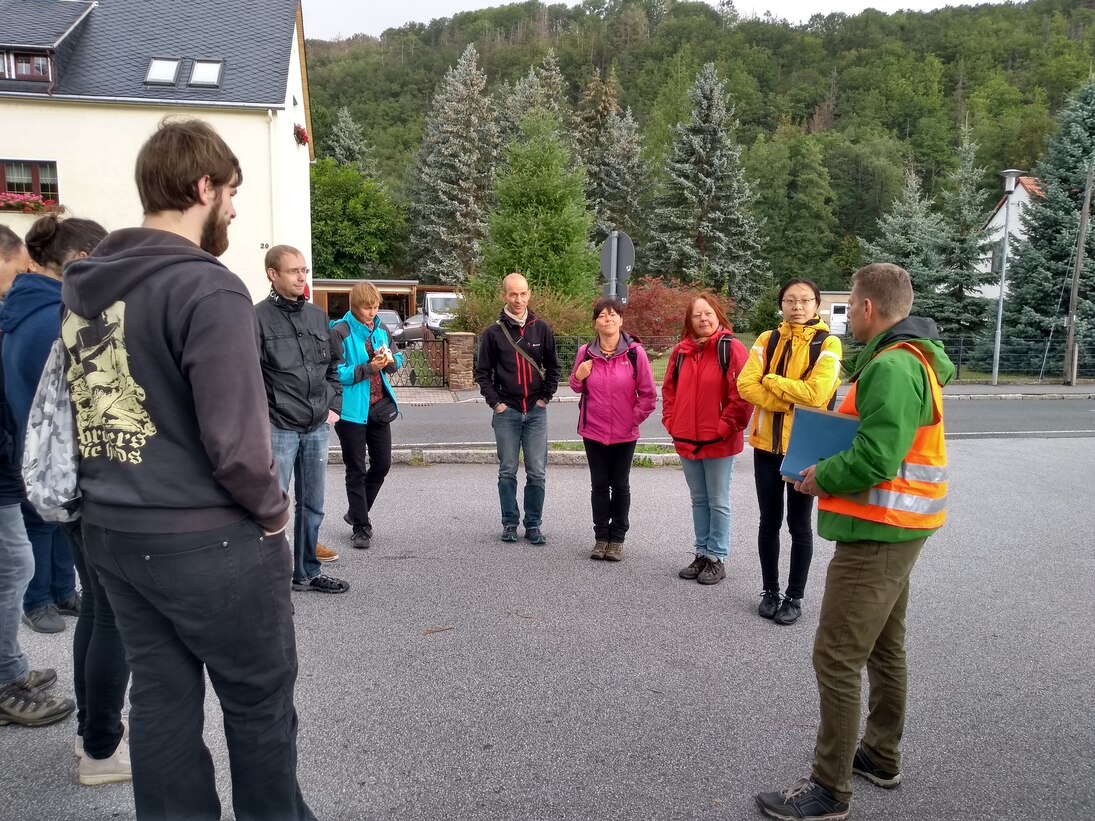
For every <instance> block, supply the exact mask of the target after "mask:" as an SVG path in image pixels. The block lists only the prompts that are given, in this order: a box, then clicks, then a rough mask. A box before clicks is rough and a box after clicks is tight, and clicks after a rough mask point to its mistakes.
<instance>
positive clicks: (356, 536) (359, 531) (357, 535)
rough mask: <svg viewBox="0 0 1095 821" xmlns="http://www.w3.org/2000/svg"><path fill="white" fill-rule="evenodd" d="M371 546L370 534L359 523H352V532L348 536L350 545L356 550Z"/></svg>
mask: <svg viewBox="0 0 1095 821" xmlns="http://www.w3.org/2000/svg"><path fill="white" fill-rule="evenodd" d="M372 546H373V539H372V536H371V535H370V534H369V533H368V532H367V531H366V530H365V528H364V527H361V526H360V525H354V533H353V535H352V536H351V537H350V547H356V548H357V549H358V550H368V549H369V548H370V547H372Z"/></svg>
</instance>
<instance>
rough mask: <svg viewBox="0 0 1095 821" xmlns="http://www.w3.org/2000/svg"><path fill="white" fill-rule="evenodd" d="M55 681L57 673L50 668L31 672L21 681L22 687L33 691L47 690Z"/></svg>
mask: <svg viewBox="0 0 1095 821" xmlns="http://www.w3.org/2000/svg"><path fill="white" fill-rule="evenodd" d="M56 681H57V671H56V670H54V669H53V668H52V667H47V668H45V669H44V670H31V671H30V672H29V673H27V677H26V678H25V679H23V686H24V687H33V688H34V689H35V690H48V689H49V688H50V687H52V686H53V685H54V683H55V682H56Z"/></svg>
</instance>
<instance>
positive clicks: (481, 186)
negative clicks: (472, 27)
mask: <svg viewBox="0 0 1095 821" xmlns="http://www.w3.org/2000/svg"><path fill="white" fill-rule="evenodd" d="M477 61H478V55H477V54H476V51H475V48H474V47H473V46H468V47H467V49H465V51H464V54H463V55H462V56H461V57H460V60H459V62H457V64H456V66H455V67H454V68H452V69H450V70H449V71H448V72H447V73H446V75H445V79H444V80H443V82H442V84H441V89H440V90H439V92H438V94H437V96H436V97H435V98H434V102H433V105H432V106H431V108H430V114H429V117H428V119H427V122H426V134H425V137H424V138H423V141H422V148H421V149H420V150H419V152H418V156H417V158H416V162H415V168H414V172H413V177H412V183H411V196H410V204H409V206H408V219H409V222H410V226H411V239H410V251H411V256H412V259H413V260H414V261H415V262H416V264H417V271H418V275H419V277H420V278H422V279H434V280H439V281H441V282H449V283H455V284H459V283H462V282H465V281H466V280H467V279H468V277H470V276H472V275H473V274H474V273H475V271H476V270H477V269H478V267H479V261H480V254H481V248H480V243H481V241H482V239H483V235H484V231H485V230H486V221H487V212H488V210H489V207H490V202H491V176H492V174H493V169H494V162H495V157H496V155H497V150H498V148H497V144H498V133H497V125H496V123H495V120H494V110H493V106H492V105H491V102H490V99H489V98H488V97H487V96H486V95H485V89H486V85H487V78H486V75H485V74H484V73H483V72H482V71H480V70H479V67H478V65H477Z"/></svg>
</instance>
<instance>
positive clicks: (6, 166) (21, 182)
mask: <svg viewBox="0 0 1095 821" xmlns="http://www.w3.org/2000/svg"><path fill="white" fill-rule="evenodd" d="M0 191H2V192H6V193H8V194H36V195H38V196H39V197H41V198H42V199H44V200H52V201H53V202H58V201H59V199H60V196H59V191H58V188H57V163H55V162H44V161H40V160H0Z"/></svg>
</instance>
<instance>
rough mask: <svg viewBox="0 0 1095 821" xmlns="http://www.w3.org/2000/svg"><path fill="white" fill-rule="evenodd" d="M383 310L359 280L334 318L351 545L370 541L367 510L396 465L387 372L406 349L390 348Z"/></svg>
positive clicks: (374, 293)
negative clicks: (341, 312) (380, 313)
mask: <svg viewBox="0 0 1095 821" xmlns="http://www.w3.org/2000/svg"><path fill="white" fill-rule="evenodd" d="M379 309H380V292H379V291H378V290H377V289H376V286H375V285H373V284H372V283H371V282H359V283H358V284H357V285H355V286H354V287H353V289H351V291H350V310H349V311H347V312H346V315H345V316H344V317H342V319H341V320H339V321H338V322H336V323H334V326H333V327H332V333H331V342H332V344H333V345H334V346H335V347H336V349H337V348H339V347H340V348H341V354H342V364H341V365H340V366H339V369H338V377H339V381H341V382H342V416H341V418H340V419H339V420H338V421H337V422H335V433H336V434H338V441H339V444H340V445H341V446H342V461H343V464H344V465H345V466H346V501H347V504H348V507H349V510H348V511H347V512H346V515H345V516H343V518H344V519H345V520H346V523H347V524H348V525H350V527H352V528H353V533H352V535H351V537H350V546H351V547H356V548H359V549H366V548H369V547H371V546H372V538H373V524H372V520H371V519H370V518H369V511H370V510H372V507H373V503H374V502H375V501H376V497H377V494H378V493H380V488H381V486H382V485H383V484H384V477H385V476H387V475H388V471H389V470H390V469H391V466H392V431H391V423H392V421H393V420H394V419H395V417H396V416H397V415H398V413H399V405H398V404H396V401H395V392H394V391H392V386H391V385H390V384H389V383H388V376H389V375H390V374H393V373H395V372H396V371H397V370H399V369H400V368H401V367H403V354H401V353H393V352H392V349H391V346H392V340H391V337H390V336H389V335H388V331H387V330H386V329H385V328H384V325H383V323H382V322H381V321H380V317H379V316H377V311H378V310H379Z"/></svg>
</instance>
